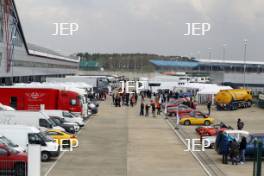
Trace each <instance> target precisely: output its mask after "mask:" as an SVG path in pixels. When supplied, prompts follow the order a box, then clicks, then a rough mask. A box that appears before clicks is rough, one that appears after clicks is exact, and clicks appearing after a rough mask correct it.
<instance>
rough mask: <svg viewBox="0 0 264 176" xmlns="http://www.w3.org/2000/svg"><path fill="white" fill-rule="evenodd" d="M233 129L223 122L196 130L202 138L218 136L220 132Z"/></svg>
mask: <svg viewBox="0 0 264 176" xmlns="http://www.w3.org/2000/svg"><path fill="white" fill-rule="evenodd" d="M227 129H233V128H232V127H231V126H226V125H225V124H224V123H223V122H221V123H219V124H215V125H212V126H200V127H197V128H196V129H195V130H196V132H197V133H198V134H199V135H201V136H216V135H217V133H218V132H219V131H224V130H227Z"/></svg>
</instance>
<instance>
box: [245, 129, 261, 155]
mask: <svg viewBox="0 0 264 176" xmlns="http://www.w3.org/2000/svg"><path fill="white" fill-rule="evenodd" d="M255 140H259V141H261V142H262V144H264V133H254V134H250V135H249V136H248V137H247V147H246V152H245V155H246V157H247V158H253V157H254V156H255V150H256V148H255V144H254V141H255ZM262 156H264V145H263V146H262Z"/></svg>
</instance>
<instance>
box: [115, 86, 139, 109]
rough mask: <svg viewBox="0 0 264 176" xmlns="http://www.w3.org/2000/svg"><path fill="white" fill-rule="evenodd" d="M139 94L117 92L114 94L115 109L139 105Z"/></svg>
mask: <svg viewBox="0 0 264 176" xmlns="http://www.w3.org/2000/svg"><path fill="white" fill-rule="evenodd" d="M137 101H138V94H137V93H136V92H135V91H134V92H132V93H126V92H122V93H121V92H120V90H119V91H116V92H115V93H113V94H112V102H113V105H114V106H115V107H121V106H131V107H133V106H134V105H136V104H137Z"/></svg>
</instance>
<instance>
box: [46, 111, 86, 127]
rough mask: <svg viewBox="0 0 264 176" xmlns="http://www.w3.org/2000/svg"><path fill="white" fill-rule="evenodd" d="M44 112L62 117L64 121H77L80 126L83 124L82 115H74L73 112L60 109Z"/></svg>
mask: <svg viewBox="0 0 264 176" xmlns="http://www.w3.org/2000/svg"><path fill="white" fill-rule="evenodd" d="M45 113H46V114H48V115H49V116H56V117H60V118H63V119H64V120H65V121H66V122H74V123H77V124H78V125H79V126H80V127H83V126H84V121H83V118H82V117H76V116H74V115H73V114H71V113H69V112H67V111H62V110H45Z"/></svg>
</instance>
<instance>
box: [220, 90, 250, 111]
mask: <svg viewBox="0 0 264 176" xmlns="http://www.w3.org/2000/svg"><path fill="white" fill-rule="evenodd" d="M215 102H216V107H217V110H236V109H238V108H247V107H251V105H252V92H251V91H250V90H249V89H230V90H220V91H219V92H218V93H217V94H216V96H215Z"/></svg>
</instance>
